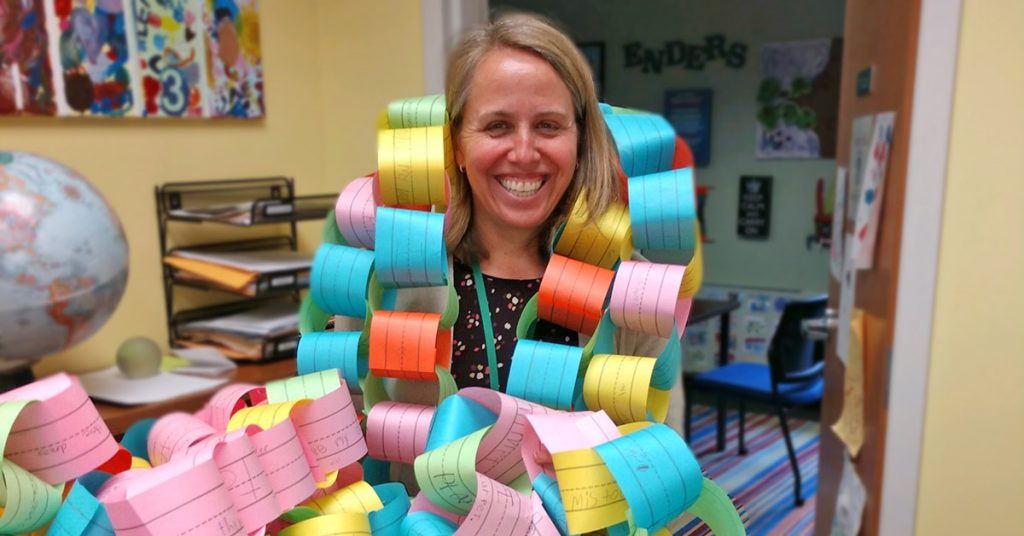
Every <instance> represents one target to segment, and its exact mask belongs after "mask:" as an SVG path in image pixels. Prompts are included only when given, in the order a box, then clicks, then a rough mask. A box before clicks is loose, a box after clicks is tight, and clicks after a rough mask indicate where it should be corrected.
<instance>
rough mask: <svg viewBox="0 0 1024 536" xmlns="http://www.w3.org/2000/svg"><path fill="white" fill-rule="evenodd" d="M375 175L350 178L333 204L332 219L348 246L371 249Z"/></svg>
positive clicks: (374, 209)
mask: <svg viewBox="0 0 1024 536" xmlns="http://www.w3.org/2000/svg"><path fill="white" fill-rule="evenodd" d="M376 175H377V174H376V173H372V174H370V175H367V176H365V177H359V178H357V179H352V182H350V183H348V185H347V186H345V188H344V189H343V190H342V191H341V195H339V196H338V201H337V203H336V204H335V206H334V220H335V222H336V223H337V224H338V230H339V231H341V236H344V237H345V241H346V242H348V243H349V245H350V246H353V247H362V248H366V249H373V244H374V235H375V234H376V230H377V203H376V201H374V198H373V194H374V192H373V184H374V182H376V180H377V177H376Z"/></svg>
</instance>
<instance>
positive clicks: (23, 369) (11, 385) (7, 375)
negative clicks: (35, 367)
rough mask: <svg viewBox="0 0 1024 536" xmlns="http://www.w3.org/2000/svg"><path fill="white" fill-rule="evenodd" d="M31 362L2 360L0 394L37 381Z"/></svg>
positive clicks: (0, 361)
mask: <svg viewBox="0 0 1024 536" xmlns="http://www.w3.org/2000/svg"><path fill="white" fill-rule="evenodd" d="M30 363H31V362H29V361H4V360H3V359H2V358H0V393H6V392H7V391H10V390H11V389H16V388H18V387H21V386H22V385H28V384H30V383H32V382H34V381H36V375H35V374H33V373H32V366H31V365H30Z"/></svg>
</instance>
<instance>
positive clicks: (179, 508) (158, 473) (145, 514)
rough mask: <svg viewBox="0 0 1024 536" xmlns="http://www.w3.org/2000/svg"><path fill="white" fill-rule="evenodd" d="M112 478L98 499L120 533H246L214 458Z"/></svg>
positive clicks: (136, 535) (181, 461) (178, 461)
mask: <svg viewBox="0 0 1024 536" xmlns="http://www.w3.org/2000/svg"><path fill="white" fill-rule="evenodd" d="M130 473H134V475H129V476H125V477H122V478H120V479H114V478H111V479H110V481H108V482H107V483H106V484H104V486H103V487H102V488H101V489H100V492H99V494H98V497H97V498H98V499H99V500H100V502H102V503H103V504H104V505H105V506H106V509H107V515H109V516H110V523H111V525H112V526H113V527H114V531H115V532H116V533H117V534H118V535H127V536H148V535H151V534H196V535H199V534H210V535H213V534H221V535H224V536H227V535H236V534H237V535H241V534H245V528H244V525H243V523H242V521H241V519H239V517H238V512H237V511H236V510H235V507H234V504H233V503H232V501H231V497H230V495H229V493H228V489H227V486H225V484H224V481H223V479H222V477H221V474H220V471H219V470H218V468H217V465H216V463H215V462H214V460H213V459H212V458H205V459H197V458H193V457H187V456H183V457H180V458H177V459H175V460H173V461H171V462H168V463H166V464H164V465H161V466H158V467H155V468H153V469H143V470H139V469H136V470H133V471H128V472H127V473H122V474H125V475H128V474H130Z"/></svg>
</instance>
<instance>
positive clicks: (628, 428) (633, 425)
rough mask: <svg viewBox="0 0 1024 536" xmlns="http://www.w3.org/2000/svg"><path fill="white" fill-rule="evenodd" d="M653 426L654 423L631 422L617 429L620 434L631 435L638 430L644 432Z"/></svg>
mask: <svg viewBox="0 0 1024 536" xmlns="http://www.w3.org/2000/svg"><path fill="white" fill-rule="evenodd" d="M652 424H654V423H653V422H651V421H640V422H630V423H626V424H623V425H619V426H618V427H617V428H618V430H619V433H620V434H622V435H629V434H632V433H633V432H636V431H637V430H643V429H644V428H647V427H648V426H650V425H652Z"/></svg>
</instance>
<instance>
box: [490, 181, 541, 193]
mask: <svg viewBox="0 0 1024 536" xmlns="http://www.w3.org/2000/svg"><path fill="white" fill-rule="evenodd" d="M498 183H499V184H501V187H502V188H504V189H505V191H506V192H509V193H510V194H512V195H514V196H516V197H530V196H531V195H533V194H535V193H537V190H540V188H541V186H544V180H543V179H530V180H520V179H498Z"/></svg>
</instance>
